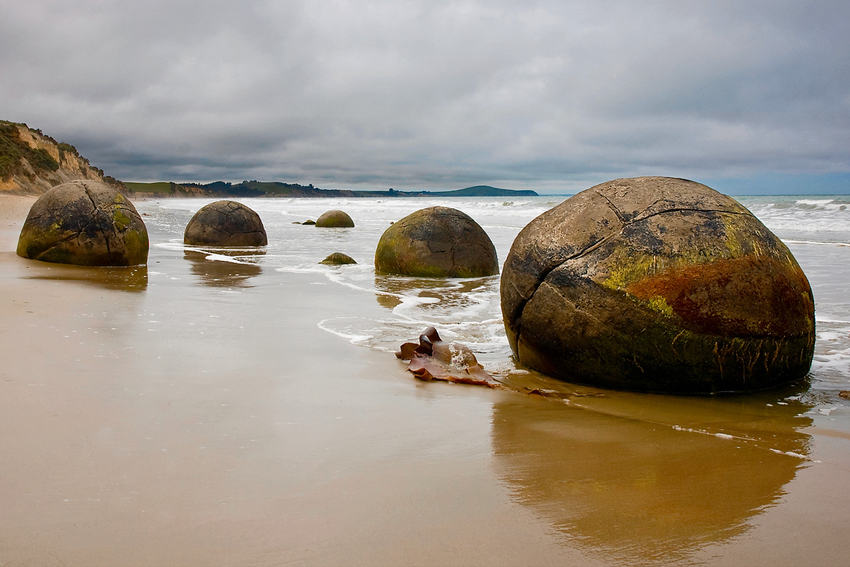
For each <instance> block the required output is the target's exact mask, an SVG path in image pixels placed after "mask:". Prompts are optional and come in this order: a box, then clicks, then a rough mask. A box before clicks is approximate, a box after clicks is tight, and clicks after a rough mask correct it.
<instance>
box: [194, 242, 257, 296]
mask: <svg viewBox="0 0 850 567" xmlns="http://www.w3.org/2000/svg"><path fill="white" fill-rule="evenodd" d="M265 254H266V251H265V250H257V249H244V248H238V249H235V248H234V249H222V248H216V249H212V248H210V249H206V248H205V249H186V250H185V251H184V252H183V258H185V259H186V260H189V261H191V270H192V273H193V274H194V275H196V276H198V277H199V278H200V280H201V283H203V284H205V285H208V286H212V287H251V284H250V282H249V281H248V280H250V279H251V278H252V277H254V276H258V275H260V274H261V273H262V271H263V268H262V267H261V266H260V265H259V261H260V259H261V258H262V256H264V255H265Z"/></svg>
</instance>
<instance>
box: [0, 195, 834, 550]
mask: <svg viewBox="0 0 850 567" xmlns="http://www.w3.org/2000/svg"><path fill="white" fill-rule="evenodd" d="M33 200H34V199H31V198H21V197H8V196H0V360H2V361H3V362H2V367H1V368H0V455H2V456H3V466H2V468H0V471H2V473H0V474H2V482H0V564H2V565H302V564H303V565H563V564H581V565H634V564H671V565H681V564H704V565H742V564H746V565H771V566H775V565H800V564H808V565H842V564H846V560H847V552H846V550H845V549H844V548H845V547H846V542H847V536H848V531H847V530H848V529H847V525H850V493H848V491H847V490H846V486H847V485H848V481H850V426H848V423H850V408H848V405H850V404H847V403H842V402H840V401H838V400H829V403H830V407H835V409H834V410H831V411H828V412H822V411H816V410H815V408H814V406H813V405H812V404H811V403H808V404H807V403H802V402H799V401H797V400H796V396H797V395H799V394H800V393H801V389H805V386H804V385H802V386H796V387H791V388H787V389H785V390H782V391H773V392H767V393H762V394H758V395H754V396H746V397H732V398H675V397H667V396H646V395H634V394H620V393H615V392H600V391H598V390H592V389H587V388H577V387H569V386H564V385H561V384H558V383H554V382H552V381H549V380H547V379H546V378H544V377H540V376H536V375H532V374H528V375H525V374H516V375H514V376H512V377H511V380H512V382H513V384H512V385H513V386H515V387H517V388H520V389H521V388H526V387H529V388H530V387H544V388H550V389H555V390H557V391H559V392H561V393H562V394H563V398H564V400H565V401H562V400H560V399H551V398H543V397H540V396H534V395H522V394H517V393H514V392H508V391H493V390H489V389H485V388H478V387H472V386H459V385H450V384H433V383H420V382H416V381H415V380H414V379H413V378H412V377H411V376H410V375H409V374H408V373H407V372H406V371H405V370H404V365H403V364H402V363H400V362H399V361H397V360H396V359H395V358H394V357H392V356H391V355H388V354H386V353H381V352H376V351H373V350H369V349H366V348H362V347H357V346H353V345H351V344H349V343H348V342H346V341H344V340H342V339H341V338H340V337H338V336H335V335H332V334H329V333H327V332H324V331H322V330H321V329H320V328H319V326H318V325H319V323H320V322H321V321H323V320H325V319H327V318H329V317H345V316H346V315H351V316H355V315H359V314H361V313H362V312H363V310H367V309H372V310H376V311H380V310H382V309H384V308H383V307H382V306H381V305H380V304H379V303H378V302H377V301H371V302H369V304H368V305H364V304H363V301H362V295H360V294H358V293H357V292H355V291H353V290H350V289H348V288H346V287H344V286H336V285H333V284H331V283H329V282H328V281H327V280H326V279H325V278H323V277H321V276H318V275H316V274H293V273H279V272H274V271H270V270H263V269H262V268H260V267H258V266H240V265H227V264H224V263H217V262H209V261H197V260H196V259H193V258H192V257H191V255H184V254H183V253H175V252H170V251H168V250H164V249H161V248H153V249H152V250H151V256H150V261H149V265H148V266H147V268H116V269H92V268H78V267H71V266H58V265H51V264H45V263H40V262H34V261H29V260H24V259H21V258H19V257H17V256H16V255H15V253H14V247H15V243H16V240H17V233H18V232H19V230H20V225H21V223H22V222H23V219H24V218H25V216H26V211H27V210H28V208H29V205H30V204H31V203H32V202H33ZM413 338H414V337H411V339H413ZM597 394H604V395H603V396H602V397H594V396H595V395H597ZM819 407H820V406H819ZM821 409H822V408H821Z"/></svg>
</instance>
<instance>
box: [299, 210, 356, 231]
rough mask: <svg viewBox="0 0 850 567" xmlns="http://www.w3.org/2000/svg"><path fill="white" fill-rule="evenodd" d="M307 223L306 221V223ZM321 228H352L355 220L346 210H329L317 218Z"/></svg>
mask: <svg viewBox="0 0 850 567" xmlns="http://www.w3.org/2000/svg"><path fill="white" fill-rule="evenodd" d="M305 224H306V223H305ZM316 226H318V227H319V228H352V227H354V221H353V220H351V217H350V216H348V213H346V212H344V211H328V212H326V213H322V216H320V217H319V218H318V219H316Z"/></svg>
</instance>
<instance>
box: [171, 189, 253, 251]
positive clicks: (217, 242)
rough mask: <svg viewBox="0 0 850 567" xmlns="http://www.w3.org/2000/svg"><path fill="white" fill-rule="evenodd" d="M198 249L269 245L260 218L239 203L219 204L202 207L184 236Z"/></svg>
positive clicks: (187, 241)
mask: <svg viewBox="0 0 850 567" xmlns="http://www.w3.org/2000/svg"><path fill="white" fill-rule="evenodd" d="M183 242H184V243H185V244H192V245H196V246H265V245H266V244H268V243H269V241H268V237H267V236H266V229H265V228H264V227H263V221H262V220H260V215H258V214H257V213H255V212H254V211H253V210H252V209H251V208H249V207H246V206H245V205H243V204H242V203H237V202H236V201H226V200H225V201H216V202H214V203H210V204H209V205H206V206H204V207H202V208H201V209H200V210H199V211H198V212H197V213H195V216H193V217H192V220H190V221H189V224H187V225H186V232H185V233H184V234H183Z"/></svg>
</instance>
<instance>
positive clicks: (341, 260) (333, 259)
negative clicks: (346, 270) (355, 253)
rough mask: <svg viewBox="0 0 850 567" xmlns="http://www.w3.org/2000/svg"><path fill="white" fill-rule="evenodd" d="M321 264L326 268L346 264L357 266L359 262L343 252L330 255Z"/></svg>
mask: <svg viewBox="0 0 850 567" xmlns="http://www.w3.org/2000/svg"><path fill="white" fill-rule="evenodd" d="M319 263H320V264H324V265H326V266H342V265H345V264H356V263H357V262H356V261H355V260H354V258H352V257H351V256H349V255H348V254H343V253H342V252H334V253H333V254H330V255H328V257H327V258H325V259H324V260H322V261H321V262H319Z"/></svg>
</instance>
